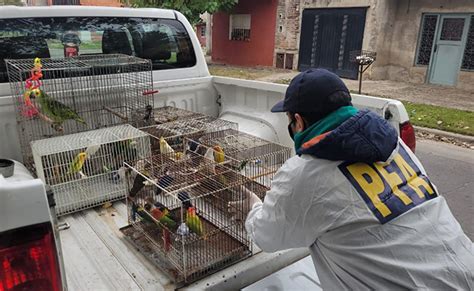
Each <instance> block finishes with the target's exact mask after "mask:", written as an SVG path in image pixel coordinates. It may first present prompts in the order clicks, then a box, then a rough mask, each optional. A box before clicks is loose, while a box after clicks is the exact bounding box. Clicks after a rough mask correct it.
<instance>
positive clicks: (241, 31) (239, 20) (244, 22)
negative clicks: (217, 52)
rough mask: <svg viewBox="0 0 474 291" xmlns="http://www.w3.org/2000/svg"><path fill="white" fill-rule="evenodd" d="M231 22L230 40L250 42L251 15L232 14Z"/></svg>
mask: <svg viewBox="0 0 474 291" xmlns="http://www.w3.org/2000/svg"><path fill="white" fill-rule="evenodd" d="M229 21H230V25H229V30H230V31H229V39H230V40H244V41H249V40H250V14H232V15H230V19H229Z"/></svg>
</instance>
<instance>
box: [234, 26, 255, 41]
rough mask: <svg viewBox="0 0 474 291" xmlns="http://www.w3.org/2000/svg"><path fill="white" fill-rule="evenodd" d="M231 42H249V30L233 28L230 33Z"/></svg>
mask: <svg viewBox="0 0 474 291" xmlns="http://www.w3.org/2000/svg"><path fill="white" fill-rule="evenodd" d="M231 40H245V41H249V40H250V29H245V28H234V29H232V33H231Z"/></svg>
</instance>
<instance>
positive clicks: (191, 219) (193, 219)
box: [186, 207, 203, 236]
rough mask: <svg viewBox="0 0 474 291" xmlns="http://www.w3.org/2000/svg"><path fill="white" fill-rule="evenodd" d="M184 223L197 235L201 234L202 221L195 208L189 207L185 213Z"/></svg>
mask: <svg viewBox="0 0 474 291" xmlns="http://www.w3.org/2000/svg"><path fill="white" fill-rule="evenodd" d="M186 225H187V226H188V227H189V229H190V230H191V231H193V232H194V233H195V234H197V235H198V236H201V235H202V234H203V227H202V222H201V219H200V218H199V216H197V215H196V208H194V207H190V208H189V209H188V211H187V213H186Z"/></svg>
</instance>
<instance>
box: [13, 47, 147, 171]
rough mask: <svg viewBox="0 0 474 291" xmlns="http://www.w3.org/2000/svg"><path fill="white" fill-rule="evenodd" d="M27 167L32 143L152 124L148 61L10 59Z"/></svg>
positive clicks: (116, 57)
mask: <svg viewBox="0 0 474 291" xmlns="http://www.w3.org/2000/svg"><path fill="white" fill-rule="evenodd" d="M6 65H7V72H8V78H9V82H10V88H11V92H12V97H13V104H14V106H15V109H16V119H17V128H18V133H19V137H20V147H21V151H22V155H23V163H24V164H25V165H26V166H27V167H29V168H30V169H31V170H33V163H32V155H31V148H30V142H31V141H34V140H39V139H44V138H48V137H53V136H61V135H64V134H71V133H77V132H83V131H87V130H93V129H98V128H103V127H109V126H114V125H119V124H124V123H130V124H144V123H145V124H152V123H151V122H150V121H151V120H153V110H152V109H153V94H154V92H155V91H154V90H153V80H152V67H151V63H150V61H149V60H144V59H140V58H137V57H132V56H127V55H120V54H111V55H90V56H78V57H72V58H63V59H50V58H47V59H41V60H40V59H21V60H6Z"/></svg>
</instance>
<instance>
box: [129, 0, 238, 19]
mask: <svg viewBox="0 0 474 291" xmlns="http://www.w3.org/2000/svg"><path fill="white" fill-rule="evenodd" d="M122 1H123V2H124V4H126V5H128V6H130V7H150V8H151V7H154V8H166V9H174V10H177V11H179V12H181V13H183V14H184V15H185V16H186V17H187V18H188V20H189V21H190V22H191V23H197V22H199V15H200V14H202V13H204V12H209V13H211V14H212V13H214V12H217V11H228V10H230V9H232V7H234V5H235V4H237V3H238V2H239V0H122Z"/></svg>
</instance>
